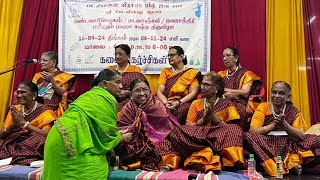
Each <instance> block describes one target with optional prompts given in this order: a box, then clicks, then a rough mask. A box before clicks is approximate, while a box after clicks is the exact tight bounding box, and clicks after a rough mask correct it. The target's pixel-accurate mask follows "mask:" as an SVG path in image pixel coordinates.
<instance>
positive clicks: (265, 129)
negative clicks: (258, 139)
mask: <svg viewBox="0 0 320 180" xmlns="http://www.w3.org/2000/svg"><path fill="white" fill-rule="evenodd" d="M263 129H264V131H265V132H266V133H267V134H268V130H267V128H266V127H265V126H263Z"/></svg>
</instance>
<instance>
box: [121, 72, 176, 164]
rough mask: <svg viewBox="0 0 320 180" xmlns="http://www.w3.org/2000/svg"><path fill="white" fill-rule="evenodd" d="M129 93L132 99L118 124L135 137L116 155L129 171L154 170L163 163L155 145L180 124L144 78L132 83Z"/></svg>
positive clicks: (124, 109) (122, 146) (124, 108)
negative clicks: (152, 92) (153, 92)
mask: <svg viewBox="0 0 320 180" xmlns="http://www.w3.org/2000/svg"><path fill="white" fill-rule="evenodd" d="M130 90H131V92H132V99H131V100H130V101H129V102H128V103H127V104H126V105H125V106H124V107H123V109H122V113H121V115H120V117H119V119H118V121H117V125H118V127H119V129H120V130H122V131H124V132H128V133H132V134H133V136H132V137H133V138H132V140H131V141H130V142H126V143H123V144H121V145H120V146H119V147H118V148H117V149H116V153H117V154H119V156H120V162H121V165H122V167H123V168H124V169H126V170H132V169H145V170H154V169H156V168H157V167H158V164H159V163H160V160H161V158H160V156H159V155H158V154H157V153H156V152H155V151H154V149H155V145H154V144H156V143H158V142H160V141H162V140H163V139H165V138H166V136H167V135H168V134H169V133H170V131H171V129H172V128H173V127H175V126H178V125H179V123H178V121H177V119H176V118H175V117H174V116H173V115H171V113H170V112H168V111H167V109H166V107H165V106H164V105H163V103H162V102H161V100H160V99H158V97H155V96H154V95H152V94H151V91H150V87H149V83H148V81H147V80H146V79H145V78H137V79H135V80H133V81H132V82H131V83H130Z"/></svg>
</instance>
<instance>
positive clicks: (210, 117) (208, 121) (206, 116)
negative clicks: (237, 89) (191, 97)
mask: <svg viewBox="0 0 320 180" xmlns="http://www.w3.org/2000/svg"><path fill="white" fill-rule="evenodd" d="M220 122H221V120H220V119H219V118H218V117H217V116H216V115H215V113H214V102H213V101H212V100H211V99H208V101H207V107H206V106H205V109H204V113H203V117H202V118H201V119H199V120H198V121H197V123H196V125H197V126H209V127H211V126H214V125H218V124H219V123H220Z"/></svg>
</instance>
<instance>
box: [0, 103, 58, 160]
mask: <svg viewBox="0 0 320 180" xmlns="http://www.w3.org/2000/svg"><path fill="white" fill-rule="evenodd" d="M17 109H18V110H19V109H21V108H20V106H19V105H18V106H17ZM55 119H56V115H55V113H54V112H53V111H52V110H51V109H49V107H47V106H41V107H38V108H37V109H36V110H35V111H34V112H33V113H31V114H29V115H27V116H26V117H25V120H26V121H29V122H30V124H31V125H33V126H36V127H38V128H40V129H50V128H51V123H52V121H54V120H55ZM11 123H12V115H11V112H9V114H8V115H7V118H6V120H5V123H4V127H8V126H9V125H10V124H11ZM44 142H45V137H43V136H41V135H40V134H38V133H36V132H29V131H28V130H24V129H22V128H21V127H19V128H17V129H14V130H13V131H12V134H10V135H9V136H8V137H6V138H5V139H1V140H0V159H5V158H9V157H13V159H12V161H11V164H23V165H28V164H29V163H31V162H32V161H36V160H40V159H43V148H44Z"/></svg>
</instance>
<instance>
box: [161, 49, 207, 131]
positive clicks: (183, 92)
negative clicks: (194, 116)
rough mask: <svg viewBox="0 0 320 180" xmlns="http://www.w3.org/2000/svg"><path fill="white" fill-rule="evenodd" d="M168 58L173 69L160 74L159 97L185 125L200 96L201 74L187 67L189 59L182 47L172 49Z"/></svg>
mask: <svg viewBox="0 0 320 180" xmlns="http://www.w3.org/2000/svg"><path fill="white" fill-rule="evenodd" d="M168 58H169V63H170V65H171V67H170V68H164V69H162V71H161V73H160V76H159V80H158V88H157V96H158V97H159V98H160V99H161V101H162V103H163V104H165V105H166V107H167V108H168V109H170V111H171V112H173V115H175V116H176V117H177V118H178V119H179V122H180V124H181V125H183V124H185V123H186V118H187V114H188V110H189V107H190V105H191V102H192V101H193V100H194V99H196V97H197V95H198V89H199V81H201V73H200V71H198V70H196V69H194V68H187V67H186V65H187V62H188V61H187V57H186V56H185V55H184V51H183V49H182V48H181V47H180V46H173V47H171V48H170V49H169V53H168Z"/></svg>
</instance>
